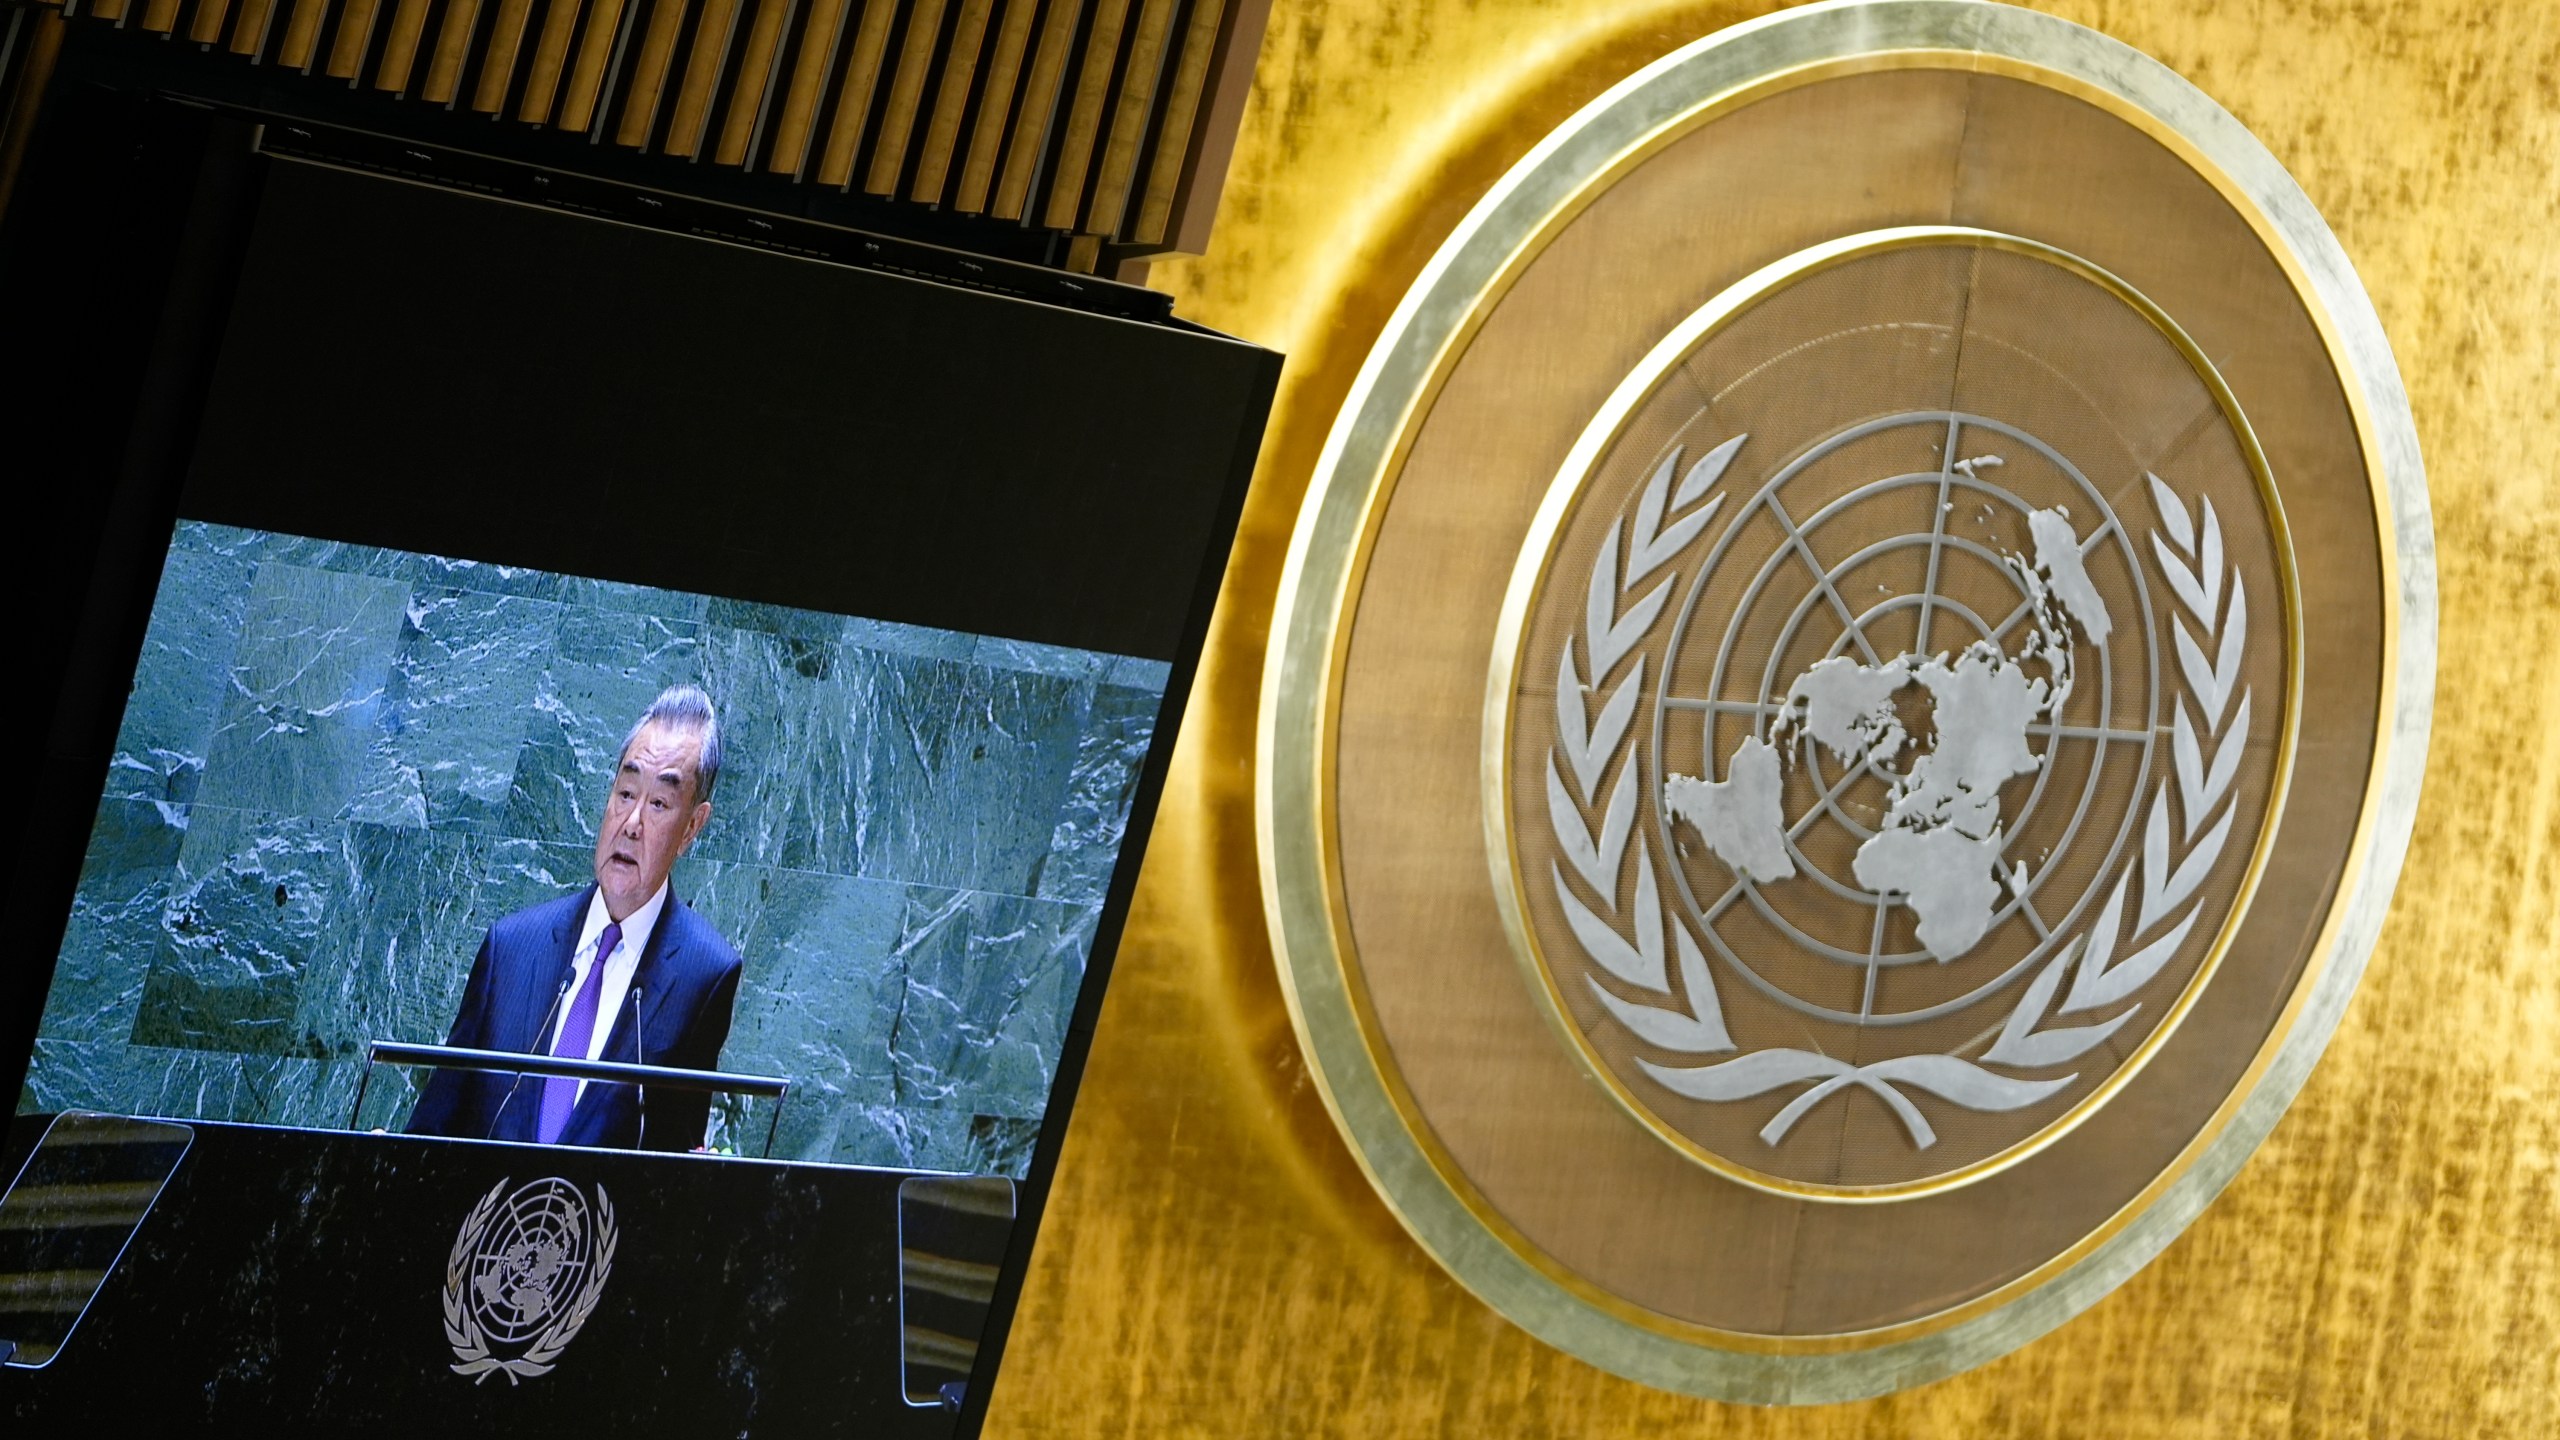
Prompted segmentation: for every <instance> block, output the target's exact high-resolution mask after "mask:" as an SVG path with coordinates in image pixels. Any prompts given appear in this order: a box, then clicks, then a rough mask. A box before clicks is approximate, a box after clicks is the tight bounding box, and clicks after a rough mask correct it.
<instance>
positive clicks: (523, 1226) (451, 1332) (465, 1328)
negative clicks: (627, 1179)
mask: <svg viewBox="0 0 2560 1440" xmlns="http://www.w3.org/2000/svg"><path fill="white" fill-rule="evenodd" d="M618 1238H619V1234H618V1232H617V1231H616V1229H615V1227H614V1220H613V1201H612V1200H611V1198H610V1197H608V1196H607V1195H606V1194H605V1190H604V1186H602V1185H598V1186H596V1198H595V1205H594V1208H593V1209H592V1210H591V1209H590V1208H589V1207H588V1205H587V1198H586V1196H585V1194H584V1193H582V1192H581V1191H580V1190H579V1189H578V1187H577V1186H576V1185H574V1184H572V1183H570V1182H569V1181H566V1180H561V1179H557V1178H546V1179H541V1180H535V1181H532V1182H530V1183H528V1184H524V1185H520V1186H518V1187H516V1189H515V1190H513V1191H509V1190H508V1189H507V1182H506V1181H504V1180H500V1181H499V1182H498V1183H497V1184H495V1185H493V1186H491V1187H489V1193H488V1194H486V1195H484V1196H482V1197H480V1202H479V1203H478V1204H477V1205H474V1206H473V1207H472V1208H471V1213H470V1214H469V1215H467V1216H465V1217H463V1221H462V1228H461V1230H460V1231H459V1232H457V1233H456V1234H455V1236H454V1239H453V1253H452V1256H451V1257H450V1258H449V1259H448V1260H447V1261H446V1263H445V1277H444V1338H445V1342H446V1343H447V1344H449V1345H451V1346H452V1347H453V1356H454V1364H453V1366H452V1370H453V1373H455V1374H456V1375H468V1376H471V1377H472V1380H473V1383H475V1384H476V1383H478V1382H480V1381H484V1380H487V1379H488V1378H489V1377H490V1376H491V1375H493V1374H498V1375H504V1376H506V1377H507V1383H509V1384H511V1385H512V1384H515V1383H517V1382H518V1381H520V1380H524V1379H529V1378H531V1377H533V1376H536V1375H547V1374H549V1373H551V1371H552V1369H553V1368H554V1367H555V1365H556V1362H557V1361H558V1360H559V1358H560V1352H561V1351H563V1350H566V1349H567V1348H568V1347H569V1342H570V1341H572V1340H574V1339H576V1338H577V1337H578V1331H579V1329H580V1328H581V1327H583V1326H584V1325H585V1324H586V1323H587V1319H588V1317H589V1316H591V1315H593V1314H594V1313H595V1308H596V1302H597V1301H598V1300H600V1299H602V1298H603V1296H604V1286H605V1281H606V1280H608V1279H610V1278H611V1277H612V1275H613V1250H614V1244H615V1242H616V1240H617V1239H618Z"/></svg>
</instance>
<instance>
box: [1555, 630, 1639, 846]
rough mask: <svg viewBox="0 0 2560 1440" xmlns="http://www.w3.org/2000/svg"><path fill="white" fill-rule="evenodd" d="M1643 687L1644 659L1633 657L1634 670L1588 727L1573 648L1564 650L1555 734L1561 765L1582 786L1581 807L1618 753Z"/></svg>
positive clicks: (1584, 694) (1558, 678) (1585, 694)
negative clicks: (1561, 752)
mask: <svg viewBox="0 0 2560 1440" xmlns="http://www.w3.org/2000/svg"><path fill="white" fill-rule="evenodd" d="M1643 686H1644V657H1643V656H1641V655H1639V656H1637V657H1636V668H1635V670H1634V672H1633V673H1631V674H1630V675H1628V676H1627V678H1626V679H1624V680H1622V681H1620V682H1618V688H1617V689H1616V690H1615V691H1614V692H1612V693H1611V694H1610V696H1609V700H1608V703H1607V704H1605V705H1602V706H1601V707H1600V723H1599V724H1598V725H1596V726H1595V725H1591V724H1590V723H1589V720H1588V718H1587V716H1588V713H1589V712H1588V701H1589V698H1590V693H1589V691H1587V690H1586V689H1585V688H1584V687H1583V684H1582V677H1581V676H1580V675H1577V674H1575V673H1574V669H1573V645H1572V644H1571V642H1569V641H1568V642H1567V643H1566V645H1565V647H1564V661H1563V663H1562V664H1561V665H1559V666H1558V667H1557V675H1556V735H1557V738H1558V739H1559V740H1560V741H1561V742H1562V743H1563V745H1564V758H1565V763H1566V764H1568V765H1571V766H1572V767H1573V778H1574V781H1575V783H1577V784H1579V785H1580V786H1581V787H1582V800H1583V803H1584V804H1586V805H1587V804H1589V803H1591V798H1592V795H1593V792H1594V791H1596V790H1597V789H1598V787H1599V784H1600V777H1601V775H1602V774H1603V773H1605V772H1606V771H1607V770H1608V768H1609V760H1610V757H1612V756H1614V755H1616V754H1617V753H1618V742H1619V741H1620V740H1622V739H1624V738H1625V737H1626V733H1627V724H1628V722H1629V721H1631V720H1633V719H1634V718H1635V713H1636V696H1637V694H1638V692H1639V691H1640V690H1642V688H1643Z"/></svg>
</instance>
